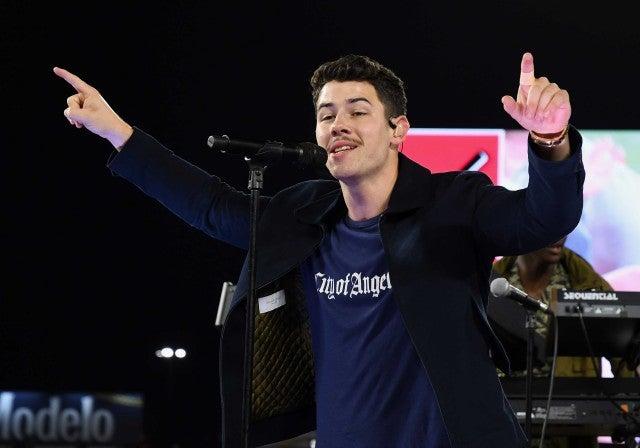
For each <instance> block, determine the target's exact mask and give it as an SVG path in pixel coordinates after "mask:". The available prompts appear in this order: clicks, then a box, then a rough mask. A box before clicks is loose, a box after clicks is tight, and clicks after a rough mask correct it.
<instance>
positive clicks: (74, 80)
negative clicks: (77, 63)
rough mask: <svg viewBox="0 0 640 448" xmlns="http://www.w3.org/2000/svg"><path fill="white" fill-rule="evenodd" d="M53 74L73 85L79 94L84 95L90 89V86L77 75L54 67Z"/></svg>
mask: <svg viewBox="0 0 640 448" xmlns="http://www.w3.org/2000/svg"><path fill="white" fill-rule="evenodd" d="M53 73H55V74H56V75H58V76H59V77H61V78H62V79H64V80H65V81H67V82H68V83H69V84H71V87H73V88H74V89H76V91H77V92H78V93H84V92H86V91H87V90H88V88H89V84H87V83H86V82H84V81H83V80H82V79H80V78H79V77H77V76H76V75H74V74H73V73H71V72H70V71H68V70H65V69H63V68H60V67H54V68H53Z"/></svg>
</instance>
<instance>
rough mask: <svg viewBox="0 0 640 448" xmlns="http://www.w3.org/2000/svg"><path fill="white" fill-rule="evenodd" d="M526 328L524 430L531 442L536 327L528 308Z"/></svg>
mask: <svg viewBox="0 0 640 448" xmlns="http://www.w3.org/2000/svg"><path fill="white" fill-rule="evenodd" d="M525 328H526V329H527V330H528V331H527V376H526V395H525V397H526V400H525V416H524V431H525V434H526V435H527V439H528V440H529V443H531V413H532V412H533V392H532V391H533V387H532V386H533V336H534V334H535V329H536V315H535V312H533V311H530V310H527V319H526V324H525Z"/></svg>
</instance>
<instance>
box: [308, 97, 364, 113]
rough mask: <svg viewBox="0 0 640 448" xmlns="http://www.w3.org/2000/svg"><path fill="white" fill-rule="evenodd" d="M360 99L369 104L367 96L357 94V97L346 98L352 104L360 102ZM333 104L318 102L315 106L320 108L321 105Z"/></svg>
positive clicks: (330, 104)
mask: <svg viewBox="0 0 640 448" xmlns="http://www.w3.org/2000/svg"><path fill="white" fill-rule="evenodd" d="M360 101H364V102H365V103H367V104H371V101H369V100H368V99H367V98H365V97H363V96H358V97H355V98H349V99H348V100H347V103H349V104H354V103H358V102H360ZM334 104H335V103H321V104H318V108H317V109H316V110H320V109H322V108H323V107H331V106H333V105H334Z"/></svg>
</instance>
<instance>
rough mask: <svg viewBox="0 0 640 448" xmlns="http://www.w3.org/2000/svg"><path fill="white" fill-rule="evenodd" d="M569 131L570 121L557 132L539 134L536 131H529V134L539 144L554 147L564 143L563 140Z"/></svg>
mask: <svg viewBox="0 0 640 448" xmlns="http://www.w3.org/2000/svg"><path fill="white" fill-rule="evenodd" d="M568 133H569V123H567V125H566V126H565V127H564V129H563V130H562V131H561V132H557V133H555V134H538V133H536V132H534V131H529V135H530V136H531V140H533V143H535V144H536V145H539V146H544V147H545V148H553V147H554V146H558V145H560V144H562V142H564V140H565V139H566V138H567V134H568Z"/></svg>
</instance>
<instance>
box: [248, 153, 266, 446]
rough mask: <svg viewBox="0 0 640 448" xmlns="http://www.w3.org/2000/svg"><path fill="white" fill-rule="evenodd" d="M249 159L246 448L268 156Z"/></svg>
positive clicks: (250, 412) (250, 410)
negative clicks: (258, 234)
mask: <svg viewBox="0 0 640 448" xmlns="http://www.w3.org/2000/svg"><path fill="white" fill-rule="evenodd" d="M259 155H260V153H259V152H258V154H256V156H255V157H254V158H253V159H250V158H248V157H245V160H246V161H247V164H248V165H249V185H248V188H249V190H250V191H251V203H250V214H249V219H250V228H249V253H248V255H247V257H248V261H247V271H248V274H249V292H248V297H247V315H246V322H245V351H244V389H243V394H242V398H243V403H242V447H243V448H249V426H250V422H251V414H252V409H251V392H252V391H251V379H252V377H253V342H254V341H253V332H254V321H255V309H256V301H257V299H256V269H255V266H256V229H257V226H258V211H259V198H260V191H261V189H262V184H263V177H264V172H265V170H266V169H267V165H268V164H267V162H268V159H269V157H268V156H267V157H259Z"/></svg>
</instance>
